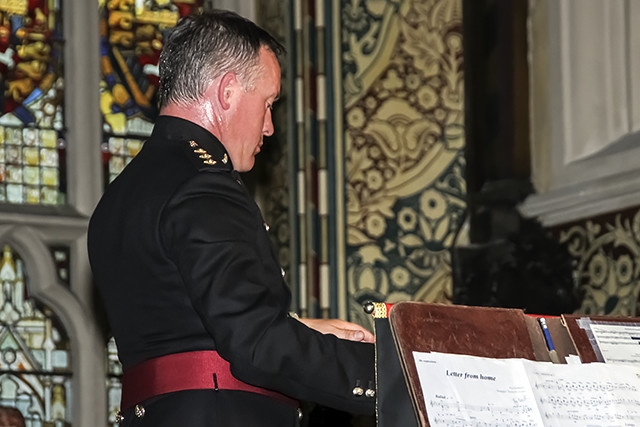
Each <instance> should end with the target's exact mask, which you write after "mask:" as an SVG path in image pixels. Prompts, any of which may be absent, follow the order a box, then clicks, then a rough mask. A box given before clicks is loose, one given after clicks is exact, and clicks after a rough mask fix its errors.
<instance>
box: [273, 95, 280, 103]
mask: <svg viewBox="0 0 640 427" xmlns="http://www.w3.org/2000/svg"><path fill="white" fill-rule="evenodd" d="M279 99H280V93H278V94H276V96H275V98H273V102H276V101H278V100H279Z"/></svg>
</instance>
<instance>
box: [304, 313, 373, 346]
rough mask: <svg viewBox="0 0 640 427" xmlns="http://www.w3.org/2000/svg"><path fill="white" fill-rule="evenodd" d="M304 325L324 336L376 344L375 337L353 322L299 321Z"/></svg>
mask: <svg viewBox="0 0 640 427" xmlns="http://www.w3.org/2000/svg"><path fill="white" fill-rule="evenodd" d="M299 320H300V321H301V322H302V323H304V324H305V325H307V326H308V327H310V328H312V329H315V330H316V331H318V332H322V333H323V334H333V335H335V336H337V337H338V338H341V339H345V340H349V341H357V342H368V343H374V342H375V340H376V339H375V336H374V335H373V334H372V333H371V332H369V331H368V330H367V329H365V328H364V327H362V326H360V325H358V324H356V323H351V322H346V321H344V320H339V319H308V318H306V319H299Z"/></svg>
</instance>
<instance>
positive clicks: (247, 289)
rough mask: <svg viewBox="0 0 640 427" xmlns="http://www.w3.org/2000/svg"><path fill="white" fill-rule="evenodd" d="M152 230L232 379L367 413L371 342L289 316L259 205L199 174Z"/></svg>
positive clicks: (218, 177)
mask: <svg viewBox="0 0 640 427" xmlns="http://www.w3.org/2000/svg"><path fill="white" fill-rule="evenodd" d="M160 235H161V236H163V245H164V247H165V248H166V251H167V253H168V255H169V257H170V258H171V259H172V260H173V261H174V262H175V263H176V264H177V266H178V269H179V271H180V275H181V277H182V279H183V282H184V285H185V287H186V291H187V292H188V294H189V297H190V299H191V301H192V303H193V307H194V308H195V310H196V311H197V313H198V315H199V316H200V317H201V319H202V322H203V324H204V325H205V328H206V329H207V331H208V332H209V334H210V335H211V337H212V338H213V340H214V342H215V347H216V349H217V350H218V352H219V353H220V355H221V356H222V357H224V358H225V359H227V360H228V361H229V362H230V364H231V369H232V372H233V374H234V375H235V376H237V377H238V378H239V379H241V380H243V381H245V382H247V383H250V384H253V385H257V386H261V387H265V388H269V389H273V390H277V391H279V392H282V393H284V394H287V395H289V396H291V397H294V398H297V399H300V400H304V401H313V402H316V403H319V404H322V405H325V406H329V407H333V408H336V409H339V410H344V411H348V412H352V413H362V414H372V413H373V412H374V406H375V399H374V398H373V397H371V396H367V395H365V394H363V395H357V394H354V393H353V390H354V388H355V387H361V388H362V389H364V390H367V389H372V390H375V384H374V347H373V345H372V344H367V343H357V342H352V341H347V340H342V339H338V338H337V337H335V336H334V335H324V334H321V333H319V332H317V331H315V330H312V329H310V328H308V327H306V326H305V325H304V324H302V323H300V322H299V321H297V320H295V319H293V318H291V317H289V316H288V314H287V313H288V310H289V304H290V299H291V296H290V291H289V289H288V287H287V285H286V283H285V282H284V279H283V278H282V276H281V273H280V271H281V270H280V266H279V265H278V263H277V259H276V257H275V252H274V250H273V248H272V246H271V241H270V239H269V236H268V233H267V231H266V230H265V228H264V226H263V223H262V218H261V216H260V213H259V210H258V208H257V206H256V205H255V203H254V202H253V200H252V199H251V198H250V197H249V196H248V195H247V193H246V191H245V190H244V188H243V186H242V184H240V183H239V181H236V180H234V179H233V178H231V176H230V175H225V174H217V173H201V174H198V176H197V177H196V178H195V179H193V180H192V181H191V182H189V183H188V185H186V186H185V187H183V189H181V190H180V191H179V192H178V193H177V194H176V195H175V196H174V198H173V199H172V201H171V203H170V204H168V205H167V206H166V209H165V212H164V214H163V219H162V221H161V224H160Z"/></svg>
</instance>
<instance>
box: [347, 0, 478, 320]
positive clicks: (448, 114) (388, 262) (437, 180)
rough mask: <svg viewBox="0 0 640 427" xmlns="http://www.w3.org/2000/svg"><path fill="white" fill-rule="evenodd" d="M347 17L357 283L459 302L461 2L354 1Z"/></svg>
mask: <svg viewBox="0 0 640 427" xmlns="http://www.w3.org/2000/svg"><path fill="white" fill-rule="evenodd" d="M341 16H342V31H343V36H342V40H343V55H342V56H343V58H344V60H343V82H344V87H343V90H344V99H345V111H344V112H345V114H344V117H345V123H344V129H345V135H344V137H345V151H346V165H345V169H346V177H347V182H346V186H347V188H346V195H347V257H348V259H347V270H348V271H347V281H348V286H349V291H350V293H351V296H352V297H353V298H354V300H355V301H356V302H362V301H364V300H366V299H370V300H374V301H388V302H393V301H400V300H408V299H414V300H426V301H444V302H446V301H450V298H451V267H450V254H449V251H448V248H449V247H450V246H451V245H452V244H453V242H454V240H455V237H456V235H457V232H458V230H459V229H460V226H461V222H462V219H463V216H464V210H465V207H466V205H465V201H464V200H465V194H466V184H465V181H464V179H463V171H464V158H463V153H462V149H463V147H464V138H463V98H464V92H463V70H462V66H463V62H462V34H461V22H462V8H461V1H459V0H428V1H407V0H405V1H386V2H374V1H360V2H353V1H346V0H343V1H342V13H341ZM352 307H356V309H357V307H358V304H355V303H354V304H352ZM360 310H361V309H360ZM352 315H355V316H356V317H357V313H353V312H352Z"/></svg>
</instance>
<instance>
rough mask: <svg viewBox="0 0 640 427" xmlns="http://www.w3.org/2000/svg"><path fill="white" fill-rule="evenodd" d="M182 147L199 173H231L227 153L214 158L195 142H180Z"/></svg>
mask: <svg viewBox="0 0 640 427" xmlns="http://www.w3.org/2000/svg"><path fill="white" fill-rule="evenodd" d="M180 145H181V148H182V151H183V153H184V154H185V156H186V157H187V159H188V160H189V161H190V162H191V163H192V164H193V165H194V166H195V167H196V169H197V170H198V171H199V172H222V171H229V172H231V170H232V168H231V164H230V162H229V156H228V155H227V153H223V154H221V155H220V156H214V155H212V154H211V153H209V152H207V150H205V149H204V148H202V147H201V146H200V145H199V144H198V143H197V142H196V141H194V140H186V141H180ZM217 157H219V158H217Z"/></svg>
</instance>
